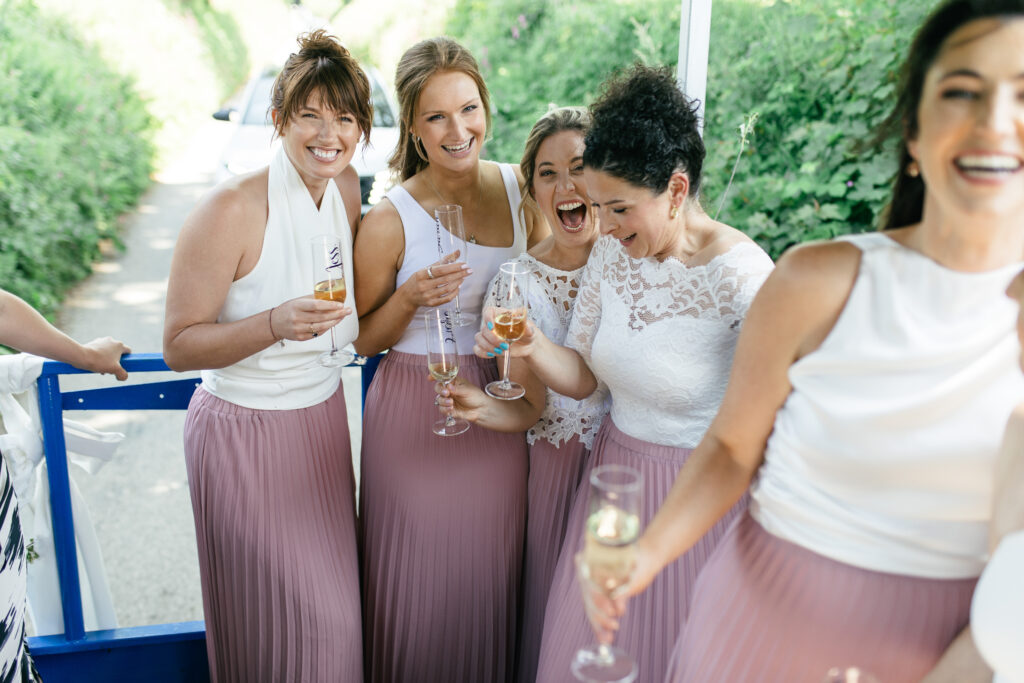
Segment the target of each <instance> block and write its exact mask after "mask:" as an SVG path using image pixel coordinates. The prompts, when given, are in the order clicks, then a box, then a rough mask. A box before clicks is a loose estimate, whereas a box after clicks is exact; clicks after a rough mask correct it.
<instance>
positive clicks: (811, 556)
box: [666, 515, 977, 683]
mask: <svg viewBox="0 0 1024 683" xmlns="http://www.w3.org/2000/svg"><path fill="white" fill-rule="evenodd" d="M976 581H977V579H956V580H947V579H923V578H917V577H912V576H902V575H898V574H886V573H882V572H874V571H869V570H866V569H859V568H857V567H852V566H850V565H847V564H843V563H840V562H836V561H834V560H830V559H828V558H826V557H824V556H822V555H818V554H816V553H813V552H811V551H809V550H807V549H805V548H802V547H800V546H798V545H794V544H793V543H789V542H787V541H784V540H782V539H780V538H777V537H775V536H772V535H771V534H769V533H768V532H766V531H765V530H764V529H763V528H762V527H761V525H760V524H758V523H757V522H756V521H755V520H754V519H753V518H752V517H750V516H749V515H744V516H743V517H742V518H741V519H740V520H739V522H738V523H737V524H736V525H735V527H733V528H732V529H731V530H730V531H729V533H728V535H727V536H726V538H725V539H724V540H723V541H722V543H721V544H720V545H719V546H718V550H716V551H715V554H714V556H713V557H712V558H711V560H710V561H709V562H708V564H707V566H706V567H705V569H704V573H703V574H702V575H701V578H700V580H699V581H698V582H697V587H696V594H695V596H694V600H693V604H692V605H691V608H690V615H689V618H688V620H687V623H686V627H685V629H684V631H683V634H682V636H681V637H680V640H679V643H678V645H677V647H676V650H675V651H674V652H673V655H672V667H671V670H670V671H669V674H668V676H667V677H666V681H672V682H673V683H679V682H683V681H686V682H688V683H698V682H699V683H717V682H718V681H745V682H747V681H749V682H750V683H755V682H757V681H764V682H765V683H776V682H778V683H820V682H821V680H822V679H823V678H824V676H825V672H826V671H828V670H829V669H830V668H832V667H848V666H856V667H858V668H860V669H862V670H864V671H867V672H870V673H872V674H873V675H874V676H875V677H877V678H878V680H879V681H881V683H911V682H912V681H913V682H914V683H916V682H917V681H919V680H920V679H921V677H922V676H924V675H925V674H926V673H927V672H928V671H929V670H930V669H931V668H932V667H933V666H934V665H935V663H936V661H937V660H938V658H939V656H940V655H941V654H942V652H943V651H944V650H945V649H946V647H948V646H949V644H950V642H952V640H953V639H954V638H955V637H956V636H957V634H958V633H959V632H960V631H961V630H962V629H963V628H964V627H965V626H966V625H967V622H968V616H969V611H970V603H971V594H972V592H973V591H974V584H975V582H976Z"/></svg>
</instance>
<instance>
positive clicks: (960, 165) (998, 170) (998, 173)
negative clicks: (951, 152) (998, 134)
mask: <svg viewBox="0 0 1024 683" xmlns="http://www.w3.org/2000/svg"><path fill="white" fill-rule="evenodd" d="M953 164H954V165H955V166H956V167H957V169H959V170H960V172H961V173H963V174H964V175H966V176H968V177H970V178H978V179H983V180H995V179H1001V178H1005V177H1006V176H1009V175H1011V174H1013V173H1017V172H1018V171H1020V170H1021V167H1022V162H1021V160H1020V158H1018V157H1015V156H1012V155H1009V154H965V155H964V156H961V157H957V158H956V159H954V160H953Z"/></svg>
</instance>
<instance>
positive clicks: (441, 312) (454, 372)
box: [423, 306, 469, 436]
mask: <svg viewBox="0 0 1024 683" xmlns="http://www.w3.org/2000/svg"><path fill="white" fill-rule="evenodd" d="M453 318H454V313H453V312H452V311H451V310H450V309H448V308H447V307H444V306H440V307H438V308H432V309H430V310H428V311H426V312H424V313H423V327H424V329H425V331H426V334H427V370H428V371H429V372H430V376H431V377H433V378H434V379H435V380H437V381H438V382H441V383H442V384H444V385H445V386H446V387H447V386H448V385H449V384H451V383H452V381H453V380H454V379H455V378H456V377H458V375H459V348H458V346H457V345H456V343H455V322H454V320H453ZM467 429H469V423H468V422H466V421H465V420H463V419H462V418H458V419H456V418H455V417H454V416H452V415H448V416H446V417H445V418H444V419H442V420H438V421H437V422H435V423H434V424H433V431H434V433H435V434H437V435H438V436H455V435H456V434H461V433H462V432H464V431H466V430H467Z"/></svg>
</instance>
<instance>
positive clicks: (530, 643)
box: [516, 435, 590, 683]
mask: <svg viewBox="0 0 1024 683" xmlns="http://www.w3.org/2000/svg"><path fill="white" fill-rule="evenodd" d="M589 455H590V449H588V448H587V447H586V446H584V445H583V444H582V443H580V440H579V436H578V435H577V436H574V437H573V438H572V439H570V440H569V441H566V442H564V443H563V444H562V445H560V446H555V445H553V444H552V443H551V442H550V441H547V440H546V439H537V441H535V442H534V443H533V445H532V446H530V480H529V495H528V503H527V512H526V557H525V558H524V562H523V602H522V604H523V609H522V615H521V616H520V621H521V624H520V627H519V653H518V655H517V657H516V680H517V681H518V682H519V683H533V681H534V680H535V679H536V677H537V657H538V656H539V655H540V638H541V634H542V632H543V630H544V611H545V608H546V607H547V603H548V592H549V590H550V588H551V579H552V577H553V576H554V575H555V565H556V563H557V562H558V553H559V551H560V550H561V549H562V544H563V542H564V541H565V530H566V527H567V525H568V523H569V512H570V510H571V507H572V501H573V500H574V498H575V496H576V490H577V489H578V488H579V484H580V478H581V477H582V476H583V468H584V466H585V465H586V460H587V457H588V456H589Z"/></svg>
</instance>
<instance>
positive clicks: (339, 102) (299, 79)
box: [270, 29, 373, 140]
mask: <svg viewBox="0 0 1024 683" xmlns="http://www.w3.org/2000/svg"><path fill="white" fill-rule="evenodd" d="M298 42H299V51H298V52H293V53H292V54H291V55H290V56H289V57H288V61H286V62H285V64H284V68H283V69H281V73H279V74H278V75H277V78H276V79H275V80H274V87H273V89H272V90H271V95H270V108H271V110H273V111H276V112H277V117H276V119H275V121H274V129H275V130H276V131H277V134H278V135H281V134H282V133H283V132H284V127H285V125H286V124H287V123H288V121H290V120H291V118H292V117H293V116H295V114H296V113H297V112H298V111H299V109H301V108H302V107H303V106H305V104H306V102H308V101H309V96H310V95H311V94H312V93H313V92H319V94H320V97H321V98H322V99H323V104H324V106H326V107H328V108H330V109H331V110H333V111H335V112H348V113H350V114H352V116H353V117H355V120H356V124H357V125H358V126H359V130H360V131H361V132H362V134H363V135H362V137H363V139H364V140H369V139H370V126H371V125H373V103H372V102H371V101H370V79H369V78H367V76H366V72H364V71H363V69H362V67H360V66H359V62H357V61H356V59H355V57H353V56H352V55H351V54H350V53H349V51H348V50H346V49H345V47H344V46H343V45H342V44H341V43H340V42H339V41H338V39H337V38H335V37H334V36H332V35H330V34H328V33H327V32H326V31H324V30H323V29H318V30H316V31H313V32H312V33H305V34H302V35H300V36H299V39H298Z"/></svg>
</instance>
